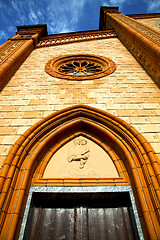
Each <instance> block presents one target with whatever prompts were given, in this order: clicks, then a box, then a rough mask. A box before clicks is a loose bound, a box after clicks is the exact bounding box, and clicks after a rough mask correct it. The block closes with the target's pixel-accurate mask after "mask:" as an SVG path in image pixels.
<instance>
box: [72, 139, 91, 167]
mask: <svg viewBox="0 0 160 240" xmlns="http://www.w3.org/2000/svg"><path fill="white" fill-rule="evenodd" d="M89 152H90V150H89V148H88V146H87V140H86V139H85V138H82V137H78V138H76V139H74V141H73V146H72V147H70V148H69V149H68V157H67V160H68V162H70V163H71V162H72V161H79V162H80V165H79V168H80V169H82V168H84V166H85V164H86V162H87V160H88V158H89Z"/></svg>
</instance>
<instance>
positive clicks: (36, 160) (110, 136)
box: [0, 105, 160, 239]
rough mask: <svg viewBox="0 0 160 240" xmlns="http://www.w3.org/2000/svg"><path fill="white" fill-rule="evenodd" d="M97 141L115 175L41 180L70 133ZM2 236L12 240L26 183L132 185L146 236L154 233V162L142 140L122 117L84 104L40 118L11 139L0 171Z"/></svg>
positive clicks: (156, 224)
mask: <svg viewBox="0 0 160 240" xmlns="http://www.w3.org/2000/svg"><path fill="white" fill-rule="evenodd" d="M78 136H83V137H85V138H87V139H90V140H92V141H93V142H94V143H96V144H97V145H99V146H100V147H101V148H103V150H104V151H105V152H106V153H107V154H108V155H109V156H110V158H111V159H112V161H113V163H114V165H115V167H116V169H117V171H118V174H119V177H118V178H103V179H101V178H93V179H87V178H85V179H82V180H83V181H82V180H81V179H79V178H75V179H73V178H68V179H67V178H66V179H61V178H58V179H53V178H51V179H45V178H43V173H44V170H45V168H46V166H47V164H48V162H49V161H50V159H51V157H52V156H53V154H55V153H56V152H57V150H59V149H60V148H61V147H62V146H64V145H65V144H67V143H68V142H69V141H71V140H73V139H74V138H75V137H78ZM0 176H1V185H0V187H1V202H0V207H1V228H0V230H1V239H17V238H18V235H19V230H20V227H21V222H22V217H23V213H24V209H25V205H26V200H27V196H28V193H29V189H30V186H31V185H32V186H72V187H73V186H108V185H111V186H120V185H130V184H131V186H132V189H133V193H134V197H135V199H136V205H137V208H138V213H139V217H140V220H141V224H142V228H143V232H144V235H145V238H146V239H158V237H159V219H160V218H159V216H160V215H159V198H160V196H159V182H158V181H159V176H160V170H159V162H158V159H157V158H156V156H155V154H154V150H153V149H152V147H151V146H150V144H149V143H148V142H147V140H146V139H145V138H144V137H143V136H142V135H141V134H140V133H139V132H138V131H136V130H135V129H134V128H133V127H132V126H131V125H129V124H127V123H126V122H125V121H123V120H121V119H119V118H117V117H115V116H113V115H111V114H108V113H106V112H104V111H101V110H98V109H95V108H91V107H88V106H83V105H78V106H73V107H70V108H67V109H64V110H61V111H58V112H56V113H53V114H52V115H50V116H48V117H47V118H44V119H42V120H41V121H39V122H38V123H37V124H35V125H34V126H33V127H31V128H29V129H28V130H27V131H26V132H25V133H24V134H23V135H22V136H21V137H20V138H19V139H18V141H17V142H16V143H15V144H14V146H13V148H12V149H11V151H10V152H9V154H8V156H7V158H6V160H5V163H4V165H3V168H2V170H1V175H0Z"/></svg>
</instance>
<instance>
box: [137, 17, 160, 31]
mask: <svg viewBox="0 0 160 240" xmlns="http://www.w3.org/2000/svg"><path fill="white" fill-rule="evenodd" d="M137 21H138V22H140V23H143V24H145V25H146V26H148V27H151V28H153V29H154V30H156V31H160V18H158V17H157V18H147V19H137Z"/></svg>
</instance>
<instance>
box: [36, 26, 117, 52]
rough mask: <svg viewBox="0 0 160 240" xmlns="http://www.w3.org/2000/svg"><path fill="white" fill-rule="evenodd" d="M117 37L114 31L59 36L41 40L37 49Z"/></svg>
mask: <svg viewBox="0 0 160 240" xmlns="http://www.w3.org/2000/svg"><path fill="white" fill-rule="evenodd" d="M115 37H116V34H115V32H114V31H113V30H105V31H89V32H80V33H67V34H58V35H53V36H47V37H44V38H41V40H40V41H39V43H38V44H37V48H40V47H49V46H56V45H62V44H68V43H75V42H84V41H92V40H98V39H107V38H115Z"/></svg>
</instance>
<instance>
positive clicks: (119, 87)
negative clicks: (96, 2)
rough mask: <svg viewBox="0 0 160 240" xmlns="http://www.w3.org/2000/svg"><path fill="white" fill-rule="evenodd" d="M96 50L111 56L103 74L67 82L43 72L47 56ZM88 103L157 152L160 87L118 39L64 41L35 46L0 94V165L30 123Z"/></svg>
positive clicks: (158, 147)
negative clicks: (122, 122) (129, 128)
mask: <svg viewBox="0 0 160 240" xmlns="http://www.w3.org/2000/svg"><path fill="white" fill-rule="evenodd" d="M78 53H87V54H97V55H101V56H106V57H108V58H111V59H112V60H113V61H115V63H116V65H117V70H116V71H115V72H114V73H113V74H111V75H109V76H106V77H104V78H101V79H97V80H90V81H68V80H60V79H57V78H53V77H51V76H50V75H48V74H47V73H45V71H44V67H45V64H46V63H47V61H48V60H50V59H51V58H54V57H57V56H60V55H64V54H78ZM73 104H86V105H90V106H93V107H96V108H99V109H102V110H105V111H107V112H110V113H112V114H114V115H116V116H118V117H120V118H122V119H124V120H125V121H127V122H128V123H130V124H131V125H132V126H134V127H135V128H136V129H137V130H138V131H139V132H140V133H142V135H143V136H145V137H146V138H147V140H148V141H149V142H150V143H151V145H152V146H153V148H154V149H155V151H156V153H157V154H160V124H159V123H160V90H159V88H158V87H157V86H156V85H155V84H154V82H153V81H152V80H151V79H150V77H149V76H148V75H147V74H146V73H145V71H144V70H143V68H142V67H141V66H140V65H139V64H138V63H137V62H136V60H135V59H134V58H133V57H132V55H131V54H130V53H129V52H128V51H127V49H126V48H125V47H124V46H123V45H122V44H121V42H120V41H119V40H118V39H116V38H115V39H106V40H97V41H92V42H82V43H74V44H68V45H67V44H66V45H61V46H54V47H48V48H40V49H36V50H34V51H33V52H32V53H31V55H30V56H29V57H28V58H27V60H26V61H25V62H24V63H23V64H22V66H21V67H20V68H19V70H18V71H17V72H16V73H15V75H14V76H13V77H12V79H11V80H10V81H9V83H8V84H7V85H6V87H5V88H4V89H3V91H2V92H1V94H0V144H1V145H0V153H1V156H0V164H2V163H3V161H4V159H5V157H6V155H7V153H8V151H9V149H10V147H11V146H12V144H13V143H14V142H15V141H16V139H17V138H18V137H19V136H20V135H21V134H22V133H23V132H24V131H25V130H27V129H28V128H29V127H30V126H32V125H33V124H34V123H36V122H37V121H38V120H40V119H41V118H43V117H45V116H47V115H49V114H50V113H52V112H53V111H57V110H60V109H63V108H65V107H68V106H71V105H73Z"/></svg>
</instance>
